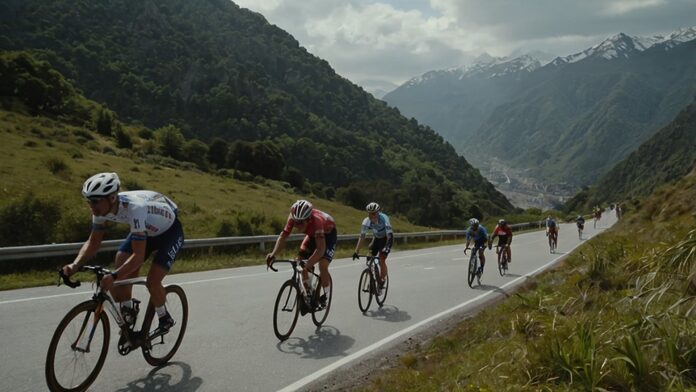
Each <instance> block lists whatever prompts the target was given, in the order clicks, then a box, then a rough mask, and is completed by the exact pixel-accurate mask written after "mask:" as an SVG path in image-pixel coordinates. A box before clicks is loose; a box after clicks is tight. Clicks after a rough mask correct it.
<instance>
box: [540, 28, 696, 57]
mask: <svg viewBox="0 0 696 392" xmlns="http://www.w3.org/2000/svg"><path fill="white" fill-rule="evenodd" d="M694 39H696V27H688V28H682V29H679V30H676V31H673V32H672V33H670V34H669V35H667V36H666V37H664V36H661V35H657V36H654V37H639V36H628V35H626V34H624V33H619V34H616V35H614V36H612V37H609V38H607V39H605V40H604V41H602V42H600V43H598V44H597V45H595V46H593V47H591V48H588V49H585V50H583V51H582V52H579V53H575V54H571V55H570V56H566V57H557V58H556V59H554V60H553V61H552V62H551V63H552V64H554V65H562V64H569V63H577V62H578V61H581V60H584V59H587V58H604V59H607V60H612V59H616V58H628V57H631V56H633V55H635V54H636V53H639V52H642V51H644V50H646V49H648V48H651V47H653V46H655V45H660V44H664V45H665V48H666V49H669V48H673V47H675V46H677V45H679V44H682V43H684V42H688V41H691V40H694Z"/></svg>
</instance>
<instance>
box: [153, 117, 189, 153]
mask: <svg viewBox="0 0 696 392" xmlns="http://www.w3.org/2000/svg"><path fill="white" fill-rule="evenodd" d="M155 140H156V142H157V150H158V151H159V152H160V154H162V155H164V156H168V157H172V158H174V159H183V158H184V153H183V149H184V142H185V139H184V135H182V134H181V131H180V130H179V128H177V127H175V126H174V125H171V124H170V125H167V126H165V127H162V128H159V129H157V130H155Z"/></svg>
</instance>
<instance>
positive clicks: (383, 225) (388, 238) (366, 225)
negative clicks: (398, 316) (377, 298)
mask: <svg viewBox="0 0 696 392" xmlns="http://www.w3.org/2000/svg"><path fill="white" fill-rule="evenodd" d="M365 210H366V211H367V213H368V216H367V217H366V218H365V219H364V220H363V222H362V225H361V226H360V237H358V243H357V244H356V245H355V253H353V260H356V259H357V258H358V251H360V245H362V242H363V240H364V239H365V235H366V234H367V232H368V230H370V229H371V230H372V234H373V237H372V242H370V246H369V247H370V254H372V256H377V254H378V253H379V287H380V288H381V287H382V286H383V285H384V279H386V277H387V256H389V252H390V251H391V247H392V244H393V243H394V231H393V230H392V227H391V223H390V222H389V217H388V216H387V214H385V213H383V212H381V211H382V208H381V207H380V206H379V204H377V203H375V202H372V203H370V204H368V205H367V207H365Z"/></svg>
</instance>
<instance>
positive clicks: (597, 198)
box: [566, 100, 696, 211]
mask: <svg viewBox="0 0 696 392" xmlns="http://www.w3.org/2000/svg"><path fill="white" fill-rule="evenodd" d="M695 165H696V100H695V101H694V102H692V103H691V104H690V105H689V106H688V107H687V108H686V109H684V110H683V111H682V112H681V113H679V115H678V116H677V117H676V118H675V119H674V121H672V122H671V123H670V124H668V125H667V126H665V127H664V128H662V129H661V130H660V131H659V132H657V133H656V134H655V135H654V136H653V137H651V138H650V139H649V140H647V141H646V142H645V143H643V144H642V145H641V146H640V147H639V148H638V149H637V150H635V151H634V152H632V153H631V154H630V155H629V156H628V157H626V159H624V160H623V161H621V162H620V163H619V164H617V165H616V166H615V167H614V168H613V169H611V170H610V171H609V172H608V173H607V174H605V175H604V176H602V177H601V178H600V180H599V181H598V182H597V184H595V185H593V186H592V187H590V188H588V189H585V190H583V191H582V192H580V193H578V194H577V195H576V196H575V197H574V198H573V199H571V200H569V201H568V203H567V205H566V208H567V209H568V210H570V211H582V210H583V209H584V210H587V209H589V208H590V207H591V206H594V205H597V204H603V203H611V202H620V201H625V200H628V199H632V198H638V197H644V196H647V195H649V194H651V193H652V192H653V191H654V190H655V189H656V188H658V187H660V186H662V185H665V184H668V183H671V182H675V181H677V180H679V179H680V178H682V177H683V176H685V175H686V174H688V173H689V172H690V171H691V170H692V169H693V168H694V166H695Z"/></svg>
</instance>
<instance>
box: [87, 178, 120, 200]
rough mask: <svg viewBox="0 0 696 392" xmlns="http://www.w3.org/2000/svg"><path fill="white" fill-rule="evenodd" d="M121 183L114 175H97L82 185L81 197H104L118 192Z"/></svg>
mask: <svg viewBox="0 0 696 392" xmlns="http://www.w3.org/2000/svg"><path fill="white" fill-rule="evenodd" d="M120 187H121V181H119V179H118V175H117V174H116V173H99V174H95V175H93V176H92V177H90V178H88V179H87V181H85V184H84V185H82V196H84V197H86V198H91V197H104V196H108V195H110V194H112V193H114V192H118V189H119V188H120Z"/></svg>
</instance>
